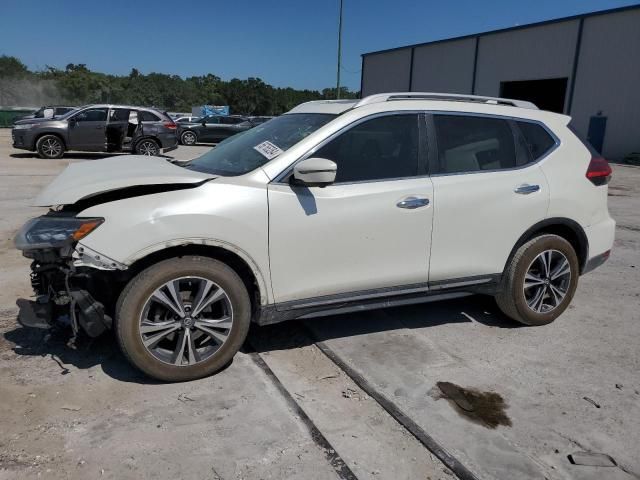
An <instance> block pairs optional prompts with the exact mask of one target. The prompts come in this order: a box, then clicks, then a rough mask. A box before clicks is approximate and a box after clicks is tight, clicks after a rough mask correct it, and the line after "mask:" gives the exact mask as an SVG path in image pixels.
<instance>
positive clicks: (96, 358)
mask: <svg viewBox="0 0 640 480" xmlns="http://www.w3.org/2000/svg"><path fill="white" fill-rule="evenodd" d="M474 322H475V323H479V324H482V325H484V326H486V327H491V328H499V329H502V328H519V327H521V325H519V324H517V323H515V322H514V321H512V320H510V319H508V318H507V317H505V316H504V315H503V314H502V313H500V312H499V310H498V309H497V307H496V305H495V302H494V301H493V299H492V298H491V297H486V296H482V295H475V296H470V297H465V298H459V299H455V300H449V301H441V302H433V303H425V304H419V305H410V306H404V307H394V308H386V309H376V310H369V311H362V312H357V313H350V314H340V315H330V316H326V317H320V318H314V319H308V320H291V321H288V322H283V323H278V324H274V325H267V326H262V327H258V326H255V325H254V326H252V328H251V329H250V332H249V337H248V339H247V342H245V345H244V346H243V348H242V351H243V352H245V353H248V352H252V351H257V352H259V353H264V352H268V351H272V350H286V349H294V348H300V347H304V346H308V345H312V344H314V343H316V342H320V341H326V340H331V339H336V338H346V337H355V336H358V335H367V334H372V333H380V332H392V331H394V330H403V329H422V328H428V327H436V326H439V325H444V324H450V323H463V324H464V323H466V324H468V325H469V326H470V327H471V326H473V323H474ZM3 337H4V340H5V341H6V342H8V343H9V344H10V345H12V350H13V352H14V353H15V354H16V355H20V356H31V357H42V358H49V359H50V360H52V361H54V362H56V363H57V364H58V366H59V367H60V374H61V375H68V374H70V373H73V370H72V369H70V368H69V367H70V366H73V367H75V368H76V369H79V370H85V369H89V368H92V367H95V366H97V365H99V366H100V368H101V369H102V370H103V372H104V373H105V374H107V375H108V376H110V377H112V378H113V379H115V380H119V381H122V382H129V383H138V384H156V383H160V382H157V381H155V380H153V379H151V378H149V377H147V376H146V375H144V374H143V373H142V372H140V371H138V370H137V369H136V368H134V367H133V366H132V365H131V364H130V363H129V362H128V361H127V360H126V358H125V357H124V355H123V354H122V353H121V352H120V349H119V347H118V345H117V342H116V340H115V338H114V336H113V334H110V333H107V334H104V335H102V336H100V337H98V338H95V339H89V338H86V337H84V338H79V339H78V341H77V342H76V345H75V346H69V344H68V343H69V340H70V334H69V331H68V330H66V329H65V330H42V329H38V328H28V327H23V326H21V325H20V324H18V322H17V321H16V323H15V328H13V329H11V330H8V331H6V332H4V334H3ZM229 365H231V362H230V363H229ZM229 365H227V367H228V366H229ZM225 368H226V367H225Z"/></svg>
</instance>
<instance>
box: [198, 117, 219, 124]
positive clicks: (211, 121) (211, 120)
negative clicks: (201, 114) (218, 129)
mask: <svg viewBox="0 0 640 480" xmlns="http://www.w3.org/2000/svg"><path fill="white" fill-rule="evenodd" d="M202 121H203V122H204V123H206V124H209V125H211V124H213V125H215V124H218V123H220V117H206V118H204V119H203V120H202Z"/></svg>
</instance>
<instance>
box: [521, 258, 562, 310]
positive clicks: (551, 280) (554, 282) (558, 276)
mask: <svg viewBox="0 0 640 480" xmlns="http://www.w3.org/2000/svg"><path fill="white" fill-rule="evenodd" d="M570 285H571V264H570V263H569V260H568V259H567V257H566V256H565V254H564V253H562V252H560V251H558V250H545V251H544V252H542V253H540V254H538V256H536V258H534V259H533V261H532V262H531V264H530V265H529V268H528V269H527V273H526V274H525V278H524V286H523V291H524V297H525V300H526V302H527V305H528V306H529V308H530V309H531V310H533V311H534V312H535V313H543V314H544V313H549V312H551V311H552V310H555V309H556V308H557V307H558V306H559V305H560V304H561V303H562V301H563V300H564V298H565V297H566V295H567V292H568V291H569V287H570Z"/></svg>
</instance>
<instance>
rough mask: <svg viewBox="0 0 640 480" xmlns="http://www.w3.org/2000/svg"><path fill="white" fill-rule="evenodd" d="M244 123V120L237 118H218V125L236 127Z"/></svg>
mask: <svg viewBox="0 0 640 480" xmlns="http://www.w3.org/2000/svg"><path fill="white" fill-rule="evenodd" d="M244 121H245V120H244V118H238V117H221V118H220V123H223V124H226V125H236V124H238V123H242V122H244Z"/></svg>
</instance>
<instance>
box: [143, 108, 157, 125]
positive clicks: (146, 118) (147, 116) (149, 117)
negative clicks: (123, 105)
mask: <svg viewBox="0 0 640 480" xmlns="http://www.w3.org/2000/svg"><path fill="white" fill-rule="evenodd" d="M138 118H139V119H140V120H141V121H143V122H159V121H160V117H158V116H157V115H155V114H153V113H151V112H147V111H146V110H141V111H140V112H139V113H138Z"/></svg>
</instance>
